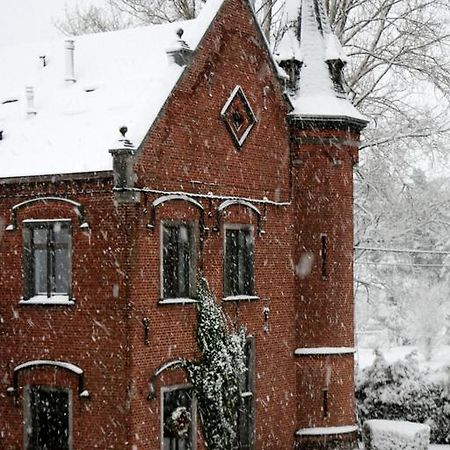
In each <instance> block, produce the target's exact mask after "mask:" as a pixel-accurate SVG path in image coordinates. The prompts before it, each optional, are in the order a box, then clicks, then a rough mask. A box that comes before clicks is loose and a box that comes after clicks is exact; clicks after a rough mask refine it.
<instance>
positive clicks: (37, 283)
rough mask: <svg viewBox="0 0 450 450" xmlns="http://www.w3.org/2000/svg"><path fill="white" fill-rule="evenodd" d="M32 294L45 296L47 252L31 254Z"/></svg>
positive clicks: (37, 251)
mask: <svg viewBox="0 0 450 450" xmlns="http://www.w3.org/2000/svg"><path fill="white" fill-rule="evenodd" d="M33 275H34V293H35V294H36V295H37V294H47V250H41V249H35V250H34V252H33Z"/></svg>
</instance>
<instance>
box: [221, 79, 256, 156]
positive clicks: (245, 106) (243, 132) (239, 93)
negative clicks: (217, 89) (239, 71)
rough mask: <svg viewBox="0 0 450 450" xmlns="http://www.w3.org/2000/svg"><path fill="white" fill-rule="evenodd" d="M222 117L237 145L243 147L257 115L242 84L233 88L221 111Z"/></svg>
mask: <svg viewBox="0 0 450 450" xmlns="http://www.w3.org/2000/svg"><path fill="white" fill-rule="evenodd" d="M220 117H222V120H223V121H224V122H225V125H226V127H227V129H228V131H229V133H230V134H231V136H232V138H233V141H234V143H235V144H236V146H237V147H238V148H241V147H242V145H243V144H244V142H245V140H246V139H247V137H248V135H249V134H250V131H251V130H252V128H253V125H255V123H256V117H255V114H253V111H252V108H251V106H250V104H249V102H248V100H247V97H246V96H245V94H244V91H243V90H242V88H241V87H240V86H236V87H235V88H234V89H233V92H232V93H231V95H230V97H229V98H228V100H227V101H226V103H225V105H224V106H223V108H222V111H221V112H220Z"/></svg>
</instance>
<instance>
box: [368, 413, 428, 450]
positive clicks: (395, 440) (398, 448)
mask: <svg viewBox="0 0 450 450" xmlns="http://www.w3.org/2000/svg"><path fill="white" fill-rule="evenodd" d="M364 443H365V447H366V450H427V449H428V444H429V443H430V427H429V426H428V425H423V424H420V423H413V422H405V421H393V420H368V421H366V422H365V423H364Z"/></svg>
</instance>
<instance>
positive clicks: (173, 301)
mask: <svg viewBox="0 0 450 450" xmlns="http://www.w3.org/2000/svg"><path fill="white" fill-rule="evenodd" d="M187 303H198V300H196V299H195V298H184V297H180V298H162V299H161V300H160V301H159V302H158V304H159V305H184V304H187Z"/></svg>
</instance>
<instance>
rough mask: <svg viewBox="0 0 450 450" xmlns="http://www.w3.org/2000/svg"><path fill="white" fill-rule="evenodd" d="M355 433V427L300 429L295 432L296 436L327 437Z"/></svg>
mask: <svg viewBox="0 0 450 450" xmlns="http://www.w3.org/2000/svg"><path fill="white" fill-rule="evenodd" d="M355 431H357V427H356V426H355V425H346V426H342V427H317V428H301V429H300V430H297V431H296V433H295V434H296V435H297V436H327V435H330V434H346V433H354V432H355Z"/></svg>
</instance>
